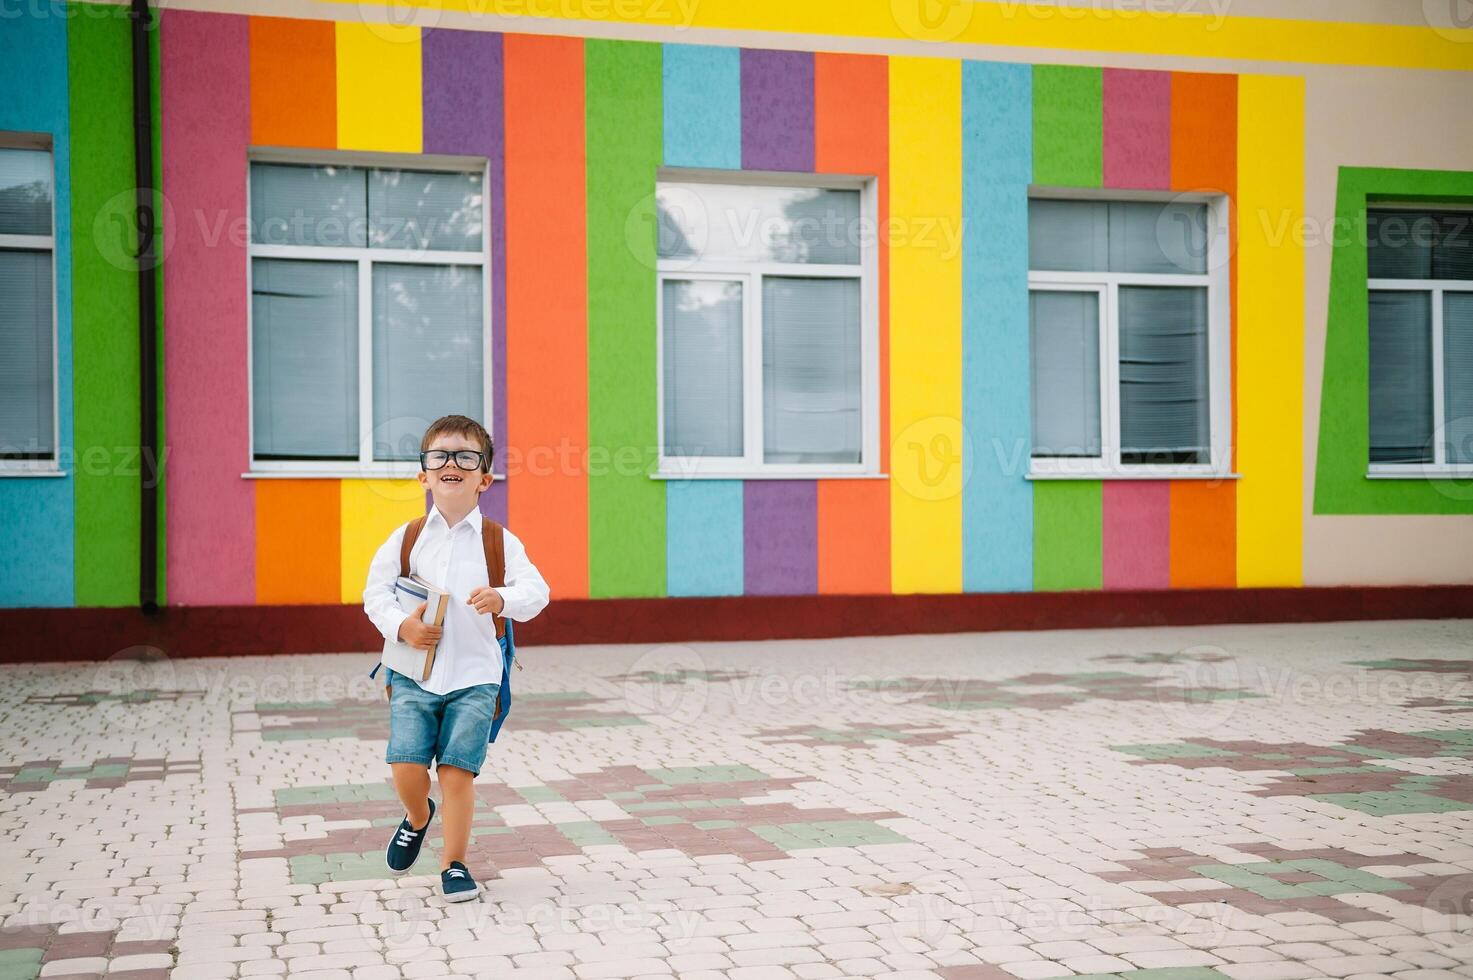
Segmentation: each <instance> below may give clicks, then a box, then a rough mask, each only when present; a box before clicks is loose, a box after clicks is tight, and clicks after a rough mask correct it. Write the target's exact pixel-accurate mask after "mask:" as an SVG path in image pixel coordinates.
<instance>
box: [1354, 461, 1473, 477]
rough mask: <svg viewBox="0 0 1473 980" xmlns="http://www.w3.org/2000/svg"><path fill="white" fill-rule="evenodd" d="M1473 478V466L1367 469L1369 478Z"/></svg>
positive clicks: (1415, 466)
mask: <svg viewBox="0 0 1473 980" xmlns="http://www.w3.org/2000/svg"><path fill="white" fill-rule="evenodd" d="M1469 478H1473V466H1434V465H1432V464H1431V463H1429V464H1427V465H1426V466H1421V465H1417V464H1413V465H1411V466H1406V467H1396V468H1389V469H1375V470H1368V471H1366V479H1367V480H1455V479H1461V480H1466V479H1469Z"/></svg>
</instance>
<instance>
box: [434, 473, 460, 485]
mask: <svg viewBox="0 0 1473 980" xmlns="http://www.w3.org/2000/svg"><path fill="white" fill-rule="evenodd" d="M440 482H441V483H463V482H465V478H464V477H463V476H461V475H460V474H459V473H446V474H445V475H444V476H442V477H440Z"/></svg>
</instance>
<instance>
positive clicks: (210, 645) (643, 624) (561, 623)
mask: <svg viewBox="0 0 1473 980" xmlns="http://www.w3.org/2000/svg"><path fill="white" fill-rule="evenodd" d="M1470 615H1473V585H1427V586H1390V587H1337V588H1297V589H1172V590H1159V591H1158V590H1141V591H1126V592H1101V591H1084V592H1036V593H1030V592H995V593H966V594H955V595H897V596H873V595H864V596H858V595H819V596H720V597H713V598H672V599H563V600H560V601H558V602H554V603H553V604H552V605H551V606H550V607H548V609H547V610H546V611H545V612H544V613H543V614H542V615H540V616H538V617H537V618H536V619H535V620H533V621H532V622H530V623H519V624H517V627H516V629H517V640H518V643H519V644H521V645H537V646H546V645H550V644H571V643H681V642H699V641H703V640H765V639H800V638H821V637H836V636H860V635H869V636H874V635H898V634H926V633H973V632H988V631H994V630H1021V629H1086V628H1101V627H1123V626H1199V625H1207V624H1216V623H1307V622H1329V621H1336V620H1341V621H1354V620H1371V619H1458V618H1463V617H1468V616H1470ZM0 631H3V633H4V635H5V636H6V637H7V640H8V642H7V643H6V645H5V648H4V651H3V652H0V663H24V662H33V661H60V660H104V659H112V658H121V657H125V656H134V657H136V656H137V654H136V653H135V652H133V649H132V648H136V647H140V646H151V647H155V648H156V649H158V650H160V651H162V652H163V653H164V654H165V655H166V656H168V657H174V658H177V657H206V656H220V655H235V654H275V653H320V652H335V651H336V652H352V651H358V652H362V653H363V656H364V661H363V670H364V672H365V673H367V671H368V670H369V669H371V668H372V666H373V663H374V660H373V659H372V657H371V654H372V653H376V652H377V651H378V650H379V648H380V647H381V646H382V645H383V640H382V639H381V638H380V636H379V634H378V632H377V631H376V630H375V629H374V628H373V626H372V625H371V624H370V623H369V622H368V619H367V618H366V617H365V616H364V615H363V610H362V608H361V607H359V606H187V607H177V606H176V607H170V608H168V609H165V610H163V611H161V612H160V613H158V614H157V615H154V616H145V615H143V614H142V613H140V612H139V611H138V610H137V609H126V608H124V609H116V608H89V609H4V610H0Z"/></svg>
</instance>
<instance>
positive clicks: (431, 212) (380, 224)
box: [368, 170, 481, 252]
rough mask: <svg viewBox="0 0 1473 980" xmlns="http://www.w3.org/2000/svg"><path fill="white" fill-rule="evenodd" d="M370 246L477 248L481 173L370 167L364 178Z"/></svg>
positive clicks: (478, 247)
mask: <svg viewBox="0 0 1473 980" xmlns="http://www.w3.org/2000/svg"><path fill="white" fill-rule="evenodd" d="M368 216H369V221H370V226H369V241H370V242H372V244H373V247H374V248H412V249H450V250H455V251H461V252H479V251H480V250H481V175H480V174H471V173H435V172H432V171H426V170H374V171H371V172H370V173H369V178H368Z"/></svg>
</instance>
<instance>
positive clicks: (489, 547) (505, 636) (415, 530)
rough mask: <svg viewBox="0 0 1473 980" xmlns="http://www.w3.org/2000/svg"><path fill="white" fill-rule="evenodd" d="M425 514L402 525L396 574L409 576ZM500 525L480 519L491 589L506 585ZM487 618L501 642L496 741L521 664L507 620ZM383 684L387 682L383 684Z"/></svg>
mask: <svg viewBox="0 0 1473 980" xmlns="http://www.w3.org/2000/svg"><path fill="white" fill-rule="evenodd" d="M427 520H429V515H428V514H426V515H425V516H424V517H417V518H415V519H414V520H412V521H410V522H409V523H408V525H406V526H405V528H404V540H403V542H402V543H401V544H400V545H399V574H400V575H401V576H406V577H407V576H408V575H409V553H410V552H412V551H413V550H414V544H415V542H416V541H418V540H419V536H420V533H421V532H422V531H424V529H425V521H427ZM503 530H504V528H502V526H501V525H500V524H497V523H496V522H495V521H493V520H491V518H489V517H485V516H482V518H481V547H482V549H483V550H484V551H485V553H486V580H487V584H489V585H490V586H491V587H492V588H499V587H501V586H504V585H506V542H505V540H504V539H503V537H502V531H503ZM491 621H492V622H493V623H494V624H495V626H496V639H497V641H498V642H499V643H500V644H501V689H500V690H499V691H497V693H496V706H495V708H494V709H493V711H492V714H491V718H492V722H491V738H490V741H492V742H494V741H496V735H497V733H498V732H500V731H501V724H502V722H504V721H505V720H506V715H507V712H509V711H510V710H511V667H512V664H513V663H516V666H517V669H518V670H521V669H522V665H521V664H520V663H517V660H516V640H515V635H514V630H513V628H512V623H511V620H509V619H507V618H506V617H504V616H501V615H500V614H498V613H492V614H491ZM382 666H383V664H382V663H379V664H375V665H374V668H373V670H371V671H369V672H368V676H369V677H373V676H374V675H375V674H377V673H378V669H379V668H380V667H382ZM384 686H385V687H387V686H388V685H387V684H386V685H384Z"/></svg>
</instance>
